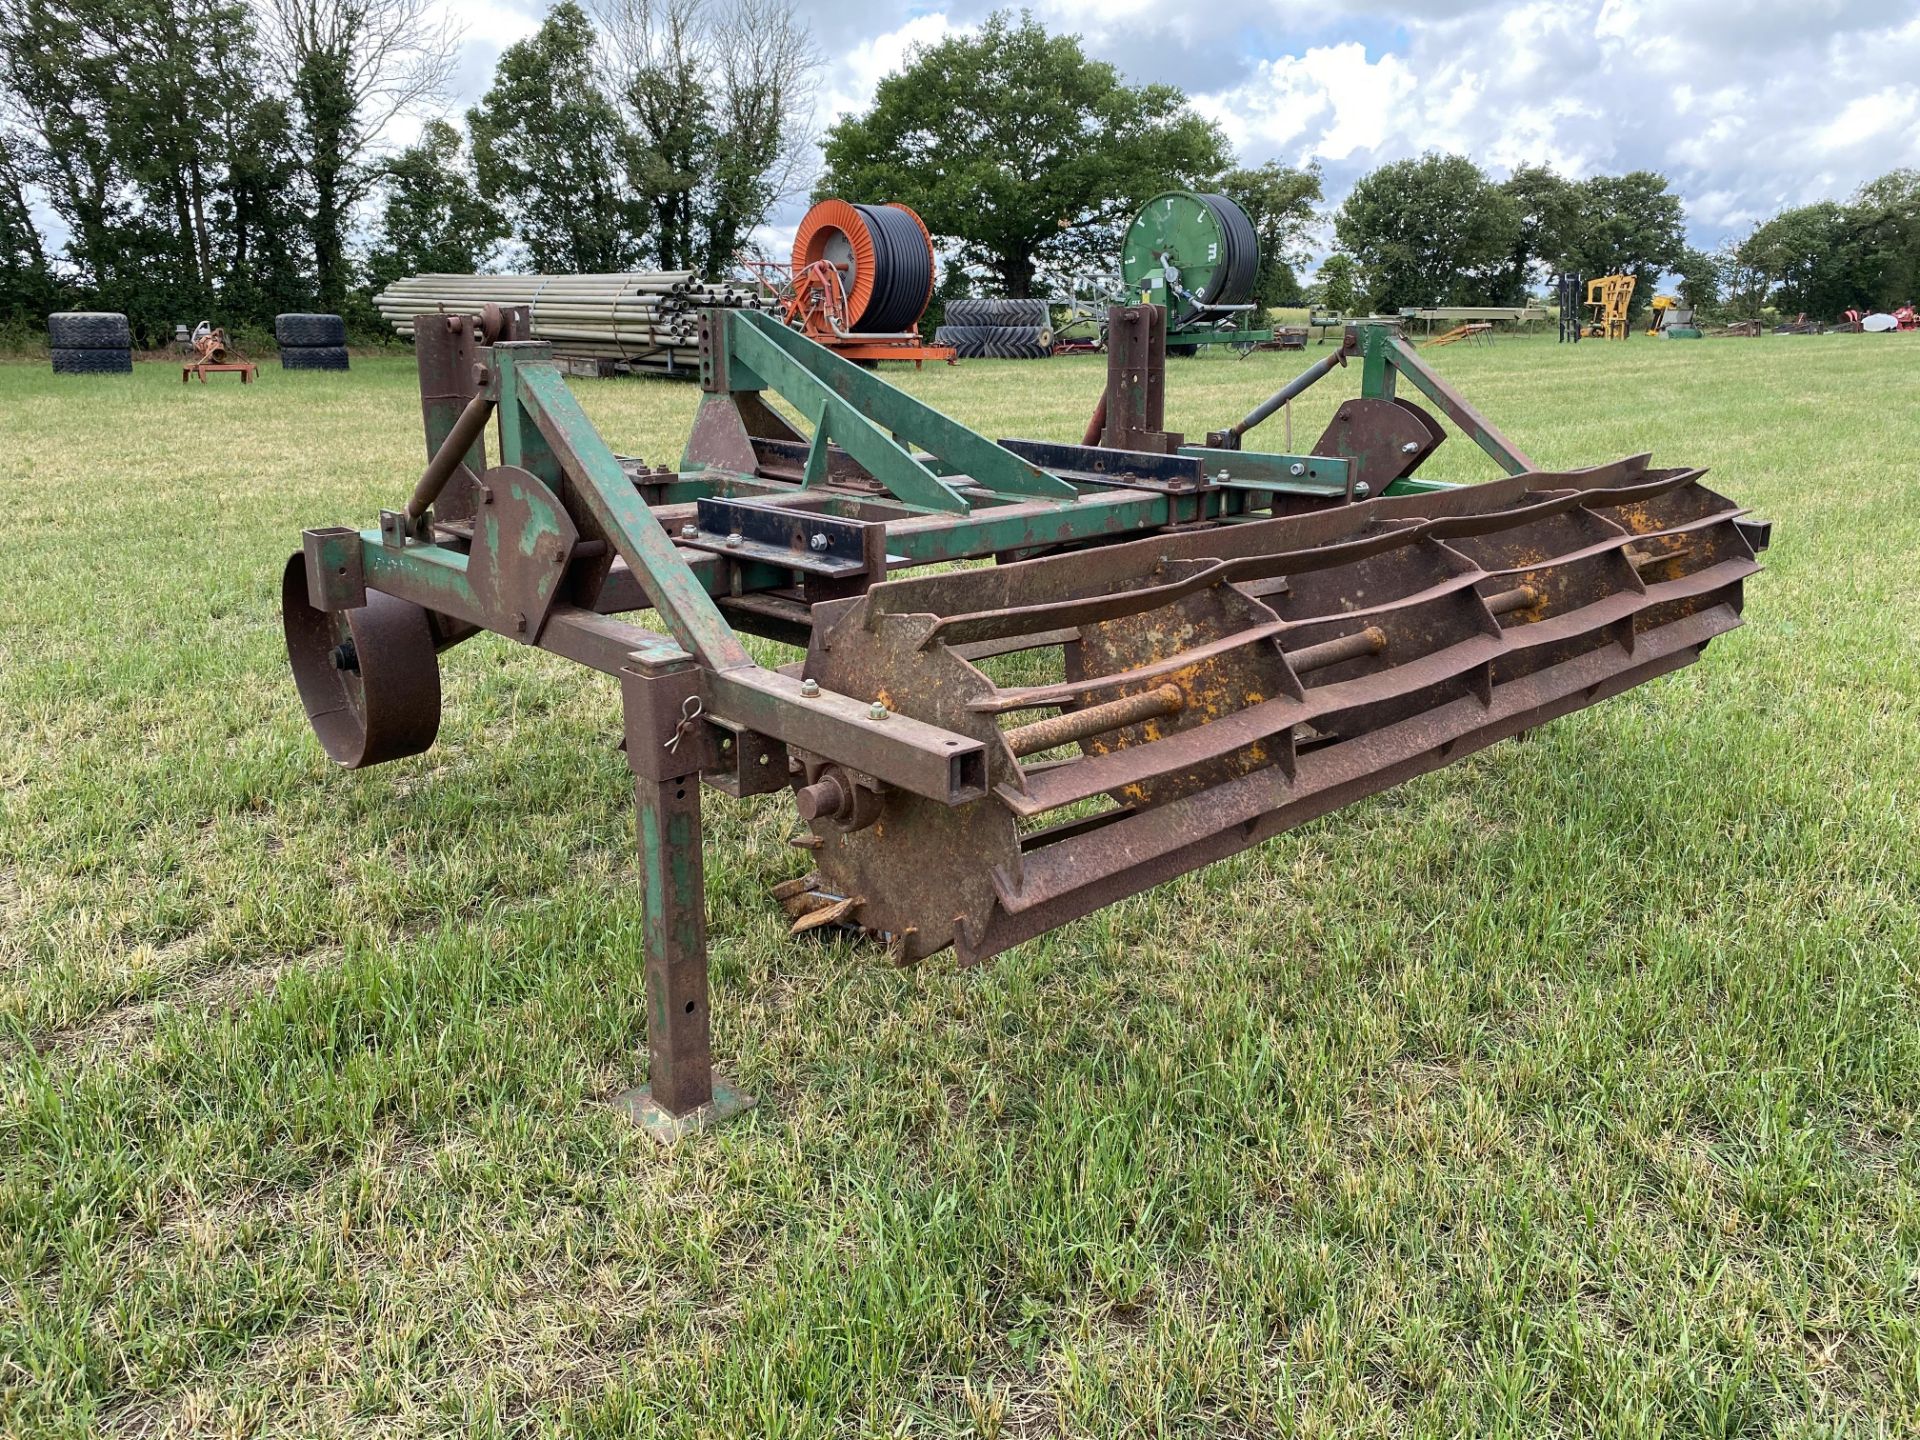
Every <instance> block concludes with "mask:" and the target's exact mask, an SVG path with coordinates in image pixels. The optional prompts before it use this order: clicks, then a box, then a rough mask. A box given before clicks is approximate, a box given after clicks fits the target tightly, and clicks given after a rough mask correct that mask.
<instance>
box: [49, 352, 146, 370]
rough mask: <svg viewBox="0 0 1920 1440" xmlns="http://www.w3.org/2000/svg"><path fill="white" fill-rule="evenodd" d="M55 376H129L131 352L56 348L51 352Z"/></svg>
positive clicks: (131, 363) (131, 360)
mask: <svg viewBox="0 0 1920 1440" xmlns="http://www.w3.org/2000/svg"><path fill="white" fill-rule="evenodd" d="M53 373H54V374H56V375H131V374H132V373H133V352H132V351H131V350H126V349H108V348H106V347H104V346H88V347H86V348H84V349H83V348H80V347H77V346H74V347H69V346H56V347H55V349H54V352H53Z"/></svg>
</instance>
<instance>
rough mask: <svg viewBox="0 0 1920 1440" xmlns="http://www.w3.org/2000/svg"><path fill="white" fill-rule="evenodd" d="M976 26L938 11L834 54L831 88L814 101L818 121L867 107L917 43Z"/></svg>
mask: <svg viewBox="0 0 1920 1440" xmlns="http://www.w3.org/2000/svg"><path fill="white" fill-rule="evenodd" d="M973 28H974V27H973V26H971V25H956V24H954V23H953V21H951V20H949V19H948V18H947V15H946V13H945V12H944V11H934V12H932V13H929V14H925V15H916V16H915V17H914V18H913V19H911V20H909V21H907V23H906V24H904V25H902V26H900V27H899V28H898V29H895V30H888V31H886V32H885V33H884V34H880V35H875V36H874V37H872V38H871V39H869V40H863V41H861V42H860V43H859V44H857V45H854V46H852V47H851V48H850V49H847V50H843V51H841V52H840V53H838V54H836V55H834V56H832V57H831V58H830V59H829V61H828V63H827V66H826V68H825V71H824V75H825V78H826V82H827V84H828V86H829V87H830V88H828V89H826V90H824V91H823V92H822V93H821V94H820V96H819V98H818V99H816V100H815V102H814V110H813V114H814V123H815V124H816V125H818V126H820V127H821V128H825V127H826V126H828V125H831V124H832V123H833V122H834V121H835V120H838V119H839V118H840V117H841V116H842V115H847V114H851V113H852V112H854V111H856V110H864V109H865V108H866V107H867V106H868V105H869V104H871V103H872V101H873V92H874V90H875V88H876V87H877V86H878V85H879V84H880V82H881V81H882V80H884V79H885V78H886V77H887V76H888V75H891V74H892V73H893V72H894V71H896V70H899V69H901V68H902V67H903V66H904V65H905V64H906V61H907V52H908V51H909V50H911V49H912V48H913V47H914V46H916V45H937V44H939V43H940V42H941V41H942V40H944V39H946V38H947V37H948V36H949V35H964V34H967V33H968V32H970V31H971V30H972V29H973Z"/></svg>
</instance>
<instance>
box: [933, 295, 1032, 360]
mask: <svg viewBox="0 0 1920 1440" xmlns="http://www.w3.org/2000/svg"><path fill="white" fill-rule="evenodd" d="M933 343H934V344H936V345H951V346H952V347H953V349H954V353H955V354H956V355H958V356H959V357H960V358H961V359H962V360H1044V359H1046V358H1047V357H1048V356H1049V355H1051V354H1053V316H1052V314H1051V312H1050V310H1049V307H1048V305H1047V302H1046V301H1045V300H993V299H988V298H987V297H985V296H980V295H967V296H963V297H962V298H960V299H958V300H949V301H948V302H947V318H946V323H945V324H944V325H942V326H941V327H940V328H939V329H938V330H936V331H935V332H934V335H933Z"/></svg>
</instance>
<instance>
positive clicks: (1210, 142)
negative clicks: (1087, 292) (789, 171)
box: [816, 11, 1232, 297]
mask: <svg viewBox="0 0 1920 1440" xmlns="http://www.w3.org/2000/svg"><path fill="white" fill-rule="evenodd" d="M822 148H823V150H824V153H825V158H826V172H825V174H824V175H823V176H822V178H821V180H820V182H819V184H818V186H817V187H816V190H817V193H819V194H822V195H840V196H844V197H846V198H849V199H853V200H859V201H869V202H870V201H882V200H897V201H901V202H903V203H905V204H908V205H911V206H912V207H913V208H914V209H915V210H917V211H918V212H919V213H920V216H921V218H922V219H924V220H925V221H926V222H927V227H928V229H930V230H931V231H933V233H934V234H935V235H936V236H938V237H940V238H942V239H945V240H949V241H951V242H952V243H953V245H954V246H955V248H956V249H957V251H958V254H959V258H960V260H961V261H962V262H963V263H965V264H968V265H971V266H976V267H979V268H981V269H983V270H985V271H987V272H989V273H990V274H991V275H992V277H993V279H994V281H995V283H996V284H997V285H998V287H999V288H1000V289H1001V290H1003V291H1004V292H1005V293H1006V294H1008V295H1012V296H1017V297H1027V296H1031V295H1033V294H1034V293H1035V290H1036V288H1037V287H1038V284H1039V277H1040V275H1041V273H1042V272H1043V271H1047V270H1052V271H1057V272H1071V271H1074V270H1078V269H1081V268H1084V267H1086V266H1088V265H1092V266H1094V267H1097V268H1099V269H1102V270H1108V269H1111V268H1113V265H1114V263H1115V257H1116V256H1117V255H1118V253H1119V248H1120V235H1121V233H1122V230H1123V228H1124V226H1125V225H1126V223H1127V221H1128V220H1129V219H1130V218H1131V217H1132V215H1133V213H1134V211H1135V210H1136V209H1138V207H1139V206H1140V204H1141V203H1142V202H1144V201H1145V200H1147V199H1148V198H1149V197H1151V196H1152V195H1153V194H1154V193H1155V192H1156V191H1159V190H1164V189H1168V188H1171V187H1183V186H1192V185H1196V184H1198V183H1199V182H1201V181H1203V180H1204V179H1206V178H1207V177H1210V176H1216V175H1219V174H1221V173H1222V172H1224V171H1225V170H1227V169H1228V167H1229V166H1230V165H1231V164H1232V156H1231V154H1230V153H1229V150H1228V146H1227V143H1226V141H1225V139H1224V137H1223V136H1222V135H1221V133H1220V131H1219V130H1218V129H1217V128H1216V127H1215V126H1214V125H1212V124H1211V123H1210V122H1208V121H1207V120H1204V119H1202V118H1201V117H1200V116H1199V115H1198V114H1196V113H1195V112H1194V111H1193V110H1192V109H1191V108H1189V106H1188V105H1187V102H1186V97H1185V96H1184V95H1182V94H1181V93H1180V91H1178V90H1176V89H1175V88H1174V87H1172V86H1170V85H1130V84H1128V83H1127V82H1126V81H1125V80H1124V79H1123V78H1122V77H1121V75H1120V73H1119V72H1118V71H1117V70H1115V69H1114V68H1113V66H1111V65H1108V64H1105V63H1103V62H1101V61H1097V60H1090V59H1088V58H1087V56H1086V53H1085V52H1084V51H1083V50H1082V49H1081V47H1080V41H1079V38H1078V37H1077V36H1073V35H1049V34H1048V33H1047V32H1046V30H1045V29H1044V28H1042V27H1041V25H1040V24H1039V23H1038V22H1037V21H1035V20H1034V19H1033V18H1032V17H1031V16H1028V15H1024V14H1023V15H1019V16H1015V15H1013V14H1012V13H1010V12H1007V11H998V12H996V13H994V14H993V15H991V16H989V17H988V19H987V20H986V22H985V24H983V25H982V26H981V27H980V29H979V30H978V31H977V32H976V33H974V34H971V35H960V36H953V37H951V38H949V39H946V40H942V41H940V42H939V43H938V44H935V45H929V46H921V47H917V48H916V49H914V50H913V51H912V52H910V54H909V56H908V59H907V63H906V66H905V68H904V69H902V70H900V71H899V72H897V73H895V74H892V75H889V76H887V77H886V78H885V79H884V80H882V81H881V82H880V85H879V88H878V89H877V91H876V92H875V94H874V101H873V105H872V107H871V108H869V109H868V110H867V111H866V113H865V114H862V115H854V116H849V117H847V118H846V119H844V120H842V121H840V122H839V123H838V124H836V125H835V126H834V127H833V128H832V129H831V130H829V131H828V132H827V137H826V141H825V144H824V146H823V147H822Z"/></svg>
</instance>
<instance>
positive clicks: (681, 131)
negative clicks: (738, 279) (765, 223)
mask: <svg viewBox="0 0 1920 1440" xmlns="http://www.w3.org/2000/svg"><path fill="white" fill-rule="evenodd" d="M595 8H596V10H597V12H598V14H599V16H600V21H601V25H602V27H603V29H604V31H605V35H606V52H607V59H608V68H609V70H610V71H611V73H612V75H613V77H614V79H615V82H616V88H617V93H618V95H619V97H620V99H621V100H622V101H623V102H624V106H625V109H624V116H623V118H624V119H625V120H626V122H627V125H628V127H629V129H630V131H631V140H630V144H629V149H628V156H629V159H628V171H627V173H628V178H629V179H630V180H631V182H632V184H633V188H634V190H635V192H636V193H637V195H638V196H639V199H640V203H641V205H642V206H643V207H644V209H645V211H646V213H647V219H648V223H647V226H646V239H647V244H648V248H649V252H650V253H649V258H651V259H652V260H653V261H654V262H655V263H656V264H658V265H660V266H661V267H662V268H664V269H669V270H680V269H690V270H700V271H703V272H705V273H707V274H719V273H722V272H723V271H724V270H725V269H726V267H727V266H728V264H729V263H730V262H731V261H732V260H733V258H734V256H735V254H736V253H738V251H739V250H740V248H741V247H742V245H744V244H745V243H746V240H747V237H748V236H749V235H750V234H751V233H752V232H753V230H754V227H756V226H757V225H759V224H760V222H761V221H762V220H764V219H766V216H767V211H768V210H769V209H770V208H771V207H772V206H773V205H774V203H775V202H776V201H779V200H782V199H785V198H787V197H788V196H790V195H792V194H794V193H795V192H796V191H798V190H799V189H800V188H801V186H802V178H801V177H802V175H803V174H804V173H805V171H806V170H807V169H808V167H809V166H810V164H811V160H812V135H811V134H810V132H809V131H808V129H807V124H806V107H807V106H808V105H809V104H810V96H811V92H812V86H813V81H814V77H815V75H816V73H817V72H818V70H819V68H820V56H819V53H818V51H817V50H816V49H815V48H814V44H813V40H812V37H811V36H810V35H809V33H808V31H807V28H806V26H805V25H804V24H803V23H802V22H801V21H800V19H799V18H798V16H797V15H796V13H795V11H794V9H793V7H792V6H791V5H790V4H788V3H786V0H596V4H595Z"/></svg>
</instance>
